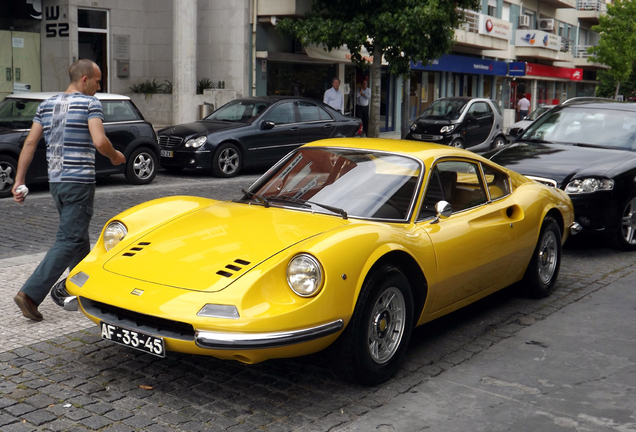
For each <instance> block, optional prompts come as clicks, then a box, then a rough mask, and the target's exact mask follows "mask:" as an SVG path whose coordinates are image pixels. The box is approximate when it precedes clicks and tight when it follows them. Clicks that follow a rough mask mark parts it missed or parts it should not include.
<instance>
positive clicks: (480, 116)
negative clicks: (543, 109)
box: [406, 97, 508, 151]
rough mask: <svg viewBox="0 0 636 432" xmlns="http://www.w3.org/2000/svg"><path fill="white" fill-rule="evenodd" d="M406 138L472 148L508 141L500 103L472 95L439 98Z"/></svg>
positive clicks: (416, 122)
mask: <svg viewBox="0 0 636 432" xmlns="http://www.w3.org/2000/svg"><path fill="white" fill-rule="evenodd" d="M406 139H409V140H416V141H427V142H432V143H436V144H447V145H450V146H452V147H458V148H465V149H468V150H472V151H485V150H489V149H491V148H497V147H502V146H504V145H506V143H507V142H508V141H507V140H506V137H505V135H504V133H503V117H502V115H501V111H500V109H499V106H498V105H497V104H496V103H494V102H493V101H492V100H490V99H486V98H470V97H448V98H442V99H438V100H436V101H435V102H433V103H432V104H431V105H429V106H428V107H427V108H426V109H425V110H424V111H423V112H422V114H420V116H419V117H418V118H417V120H415V122H414V123H413V124H412V125H411V130H410V132H409V133H408V134H407V136H406Z"/></svg>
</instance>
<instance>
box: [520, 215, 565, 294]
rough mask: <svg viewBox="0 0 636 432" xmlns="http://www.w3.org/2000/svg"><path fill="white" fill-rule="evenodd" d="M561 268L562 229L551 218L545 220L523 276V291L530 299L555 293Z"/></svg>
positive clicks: (547, 217)
mask: <svg viewBox="0 0 636 432" xmlns="http://www.w3.org/2000/svg"><path fill="white" fill-rule="evenodd" d="M560 267H561V229H560V228H559V224H557V222H556V221H555V220H554V218H552V217H551V216H546V217H545V219H543V224H542V226H541V232H540V233H539V240H538V241H537V246H536V247H535V249H534V252H533V254H532V259H531V260H530V264H529V265H528V268H527V269H526V273H525V275H524V276H523V281H522V286H523V291H524V293H525V294H526V295H527V296H528V297H532V298H543V297H547V296H549V295H550V294H551V293H552V291H554V288H555V285H556V281H557V276H558V275H559V269H560Z"/></svg>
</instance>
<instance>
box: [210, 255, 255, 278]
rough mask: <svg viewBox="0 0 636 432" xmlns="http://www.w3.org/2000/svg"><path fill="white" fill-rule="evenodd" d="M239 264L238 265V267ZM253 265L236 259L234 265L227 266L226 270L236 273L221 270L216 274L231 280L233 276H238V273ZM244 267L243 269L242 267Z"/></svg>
mask: <svg viewBox="0 0 636 432" xmlns="http://www.w3.org/2000/svg"><path fill="white" fill-rule="evenodd" d="M237 264H238V265H237ZM250 264H251V263H250V262H249V261H245V260H242V259H235V260H234V263H232V264H228V265H226V266H225V268H226V269H227V270H232V271H233V272H234V273H231V272H229V271H226V270H219V271H217V272H216V274H218V275H220V276H223V277H226V278H231V277H232V276H234V275H235V274H236V272H239V271H241V270H243V267H245V266H248V265H250ZM241 266H243V267H241Z"/></svg>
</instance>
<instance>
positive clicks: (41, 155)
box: [0, 93, 159, 198]
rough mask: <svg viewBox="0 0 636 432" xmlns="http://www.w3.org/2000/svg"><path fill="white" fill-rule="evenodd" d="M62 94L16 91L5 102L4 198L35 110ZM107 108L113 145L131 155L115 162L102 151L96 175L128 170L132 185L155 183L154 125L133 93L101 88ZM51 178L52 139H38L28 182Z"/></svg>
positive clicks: (0, 158)
mask: <svg viewBox="0 0 636 432" xmlns="http://www.w3.org/2000/svg"><path fill="white" fill-rule="evenodd" d="M55 94H56V93H15V94H12V95H9V96H7V97H6V98H5V99H4V100H3V101H2V102H0V198H4V197H8V196H11V189H12V188H13V183H14V181H15V175H16V168H17V166H18V163H17V161H18V158H19V156H20V151H21V150H22V145H23V144H24V140H25V139H26V137H27V135H28V134H29V131H30V130H31V124H32V122H33V116H34V115H35V111H36V110H37V108H38V105H40V102H42V101H43V100H45V99H48V98H49V97H52V96H53V95H55ZM95 96H96V97H97V98H98V99H99V100H100V101H101V103H102V107H103V109H104V131H105V132H106V136H107V137H108V138H109V139H110V141H111V142H112V143H113V146H114V147H115V148H116V149H117V150H119V151H121V152H122V153H123V154H124V156H126V163H125V164H122V165H118V166H114V165H113V164H112V163H111V162H110V160H109V159H108V158H107V157H105V156H102V155H101V154H99V152H97V153H96V158H95V174H96V175H98V176H100V175H110V174H122V173H123V174H124V175H125V176H126V180H128V182H129V183H132V184H147V183H150V182H151V181H152V180H153V179H154V178H155V175H156V174H157V161H158V160H159V145H158V144H157V138H156V134H155V131H154V129H153V127H152V125H151V124H150V123H149V122H147V121H146V120H145V119H144V117H143V115H142V114H141V112H139V110H138V109H137V107H136V106H135V104H134V103H133V102H132V101H131V100H130V98H129V97H127V96H121V95H116V94H108V93H97V94H95ZM46 181H48V172H47V164H46V143H45V142H44V138H43V139H41V140H40V142H39V143H38V147H37V149H36V151H35V155H34V156H33V161H32V162H31V165H30V166H29V170H28V171H27V175H26V184H27V185H29V184H32V183H43V182H46Z"/></svg>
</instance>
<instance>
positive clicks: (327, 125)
mask: <svg viewBox="0 0 636 432" xmlns="http://www.w3.org/2000/svg"><path fill="white" fill-rule="evenodd" d="M323 127H324V128H327V129H331V128H332V127H333V126H332V125H330V124H326V125H324V126H323Z"/></svg>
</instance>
